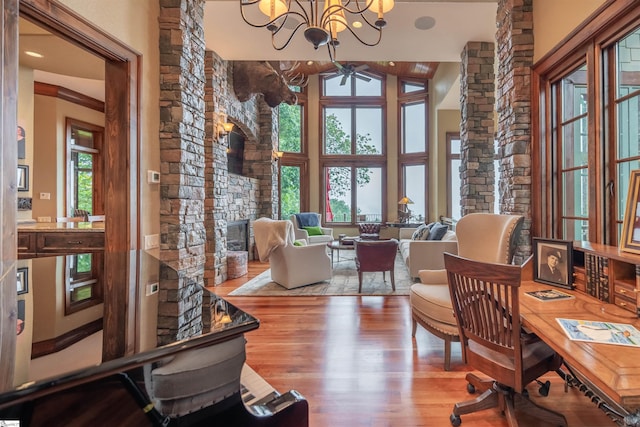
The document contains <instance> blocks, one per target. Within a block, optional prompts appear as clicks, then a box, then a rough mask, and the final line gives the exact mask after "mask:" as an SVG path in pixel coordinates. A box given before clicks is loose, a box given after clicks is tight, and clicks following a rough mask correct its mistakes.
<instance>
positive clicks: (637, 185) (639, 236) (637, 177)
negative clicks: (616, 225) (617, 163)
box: [619, 170, 640, 254]
mask: <svg viewBox="0 0 640 427" xmlns="http://www.w3.org/2000/svg"><path fill="white" fill-rule="evenodd" d="M639 194H640V170H633V171H631V176H630V178H629V190H628V192H627V206H626V208H625V210H624V219H623V221H622V235H621V236H620V245H619V249H620V250H621V251H624V252H630V253H634V254H640V206H638V204H639V203H640V201H639V200H638V199H639Z"/></svg>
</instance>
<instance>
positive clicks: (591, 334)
mask: <svg viewBox="0 0 640 427" xmlns="http://www.w3.org/2000/svg"><path fill="white" fill-rule="evenodd" d="M556 320H557V321H558V323H559V324H560V326H561V327H562V329H563V330H564V332H565V334H567V336H568V337H569V338H571V339H572V340H574V341H589V342H596V343H603V344H615V345H626V346H631V347H640V331H638V330H637V329H636V328H635V327H634V326H633V325H629V324H627V323H611V322H600V321H593V320H574V319H560V318H557V319H556Z"/></svg>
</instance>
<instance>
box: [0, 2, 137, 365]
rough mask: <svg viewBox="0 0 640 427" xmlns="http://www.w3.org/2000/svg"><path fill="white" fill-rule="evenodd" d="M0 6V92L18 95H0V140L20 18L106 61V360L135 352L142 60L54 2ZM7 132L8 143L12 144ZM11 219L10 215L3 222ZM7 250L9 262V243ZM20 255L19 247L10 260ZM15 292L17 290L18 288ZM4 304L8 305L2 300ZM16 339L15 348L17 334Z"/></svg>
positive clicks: (8, 116)
mask: <svg viewBox="0 0 640 427" xmlns="http://www.w3.org/2000/svg"><path fill="white" fill-rule="evenodd" d="M0 1H2V2H3V3H4V14H3V17H2V18H0V19H2V21H1V23H2V24H3V25H2V31H3V44H4V46H5V49H9V51H10V52H11V54H10V55H3V56H2V58H1V59H0V61H1V62H2V66H3V69H4V70H11V72H3V73H2V77H1V80H2V87H3V88H4V89H3V90H5V91H7V90H8V91H9V92H10V93H12V94H13V96H6V95H5V96H3V98H2V101H1V102H2V104H3V108H2V109H1V110H0V115H1V116H0V122H1V123H2V125H3V127H4V128H3V131H2V132H3V133H2V134H3V139H5V140H8V141H14V140H15V129H16V126H17V117H16V114H17V113H16V112H17V107H16V105H17V87H18V75H17V69H18V55H17V51H18V43H19V40H18V32H17V28H18V17H22V18H25V19H27V20H29V21H31V22H33V23H34V24H36V25H38V26H40V27H42V28H44V29H46V30H48V31H50V32H51V33H52V34H55V35H56V36H59V37H61V38H63V39H65V40H66V41H68V42H70V43H73V44H75V45H76V46H79V47H81V48H83V49H85V50H87V51H89V52H91V53H93V54H95V55H96V56H98V57H100V58H103V59H104V61H105V139H104V159H105V164H106V165H108V167H106V168H105V177H104V178H105V180H104V188H105V191H104V196H105V198H104V209H105V215H106V219H105V229H106V233H105V275H104V285H105V288H104V296H105V298H104V324H103V336H104V338H103V360H111V359H115V358H118V357H121V356H124V355H126V354H130V353H132V352H133V351H134V348H135V308H136V304H135V297H136V288H137V286H136V280H137V270H138V255H137V254H136V252H135V251H132V250H133V249H136V248H138V247H139V242H138V238H137V236H138V234H139V233H138V229H139V215H138V199H139V194H138V191H139V190H138V171H139V158H138V150H139V148H138V144H139V143H138V141H139V129H138V122H139V101H138V98H139V93H140V89H139V84H140V64H141V55H140V54H138V53H137V52H135V51H133V50H132V49H131V48H129V47H127V46H125V45H124V44H123V43H121V42H119V41H118V40H116V39H114V38H113V37H112V36H110V35H109V34H107V33H106V32H104V31H102V30H101V29H100V28H97V27H96V26H94V25H93V24H91V23H90V22H89V21H87V20H84V19H83V18H81V17H80V16H78V15H77V14H75V13H73V12H72V11H71V10H69V9H67V8H66V7H64V6H62V5H60V4H59V3H57V2H56V1H55V0H19V3H18V2H17V1H16V0H0ZM16 5H17V6H18V7H17V8H16ZM9 92H6V93H9ZM10 135H11V139H9V136H10ZM3 145H8V144H3ZM13 145H15V144H13ZM2 153H3V156H2V165H3V170H7V171H8V170H15V167H16V164H17V160H16V159H15V158H10V156H9V155H7V154H10V152H9V151H3V152H2ZM9 168H12V169H9ZM5 175H6V174H5ZM14 175H15V173H14ZM14 180H15V178H14ZM14 191H15V190H14ZM5 197H7V193H3V198H5ZM2 204H3V208H5V209H6V208H8V207H9V206H10V204H9V202H8V201H7V200H2ZM14 204H15V203H14ZM14 217H15V214H14ZM6 218H8V217H5V218H4V219H6ZM3 222H4V224H3V226H5V227H7V228H11V227H13V230H12V231H13V234H14V235H16V234H17V230H16V226H15V225H9V224H8V223H7V222H6V221H3ZM13 224H15V221H13ZM111 230H118V232H117V233H115V232H110V231H111ZM5 233H6V231H5ZM3 251H4V252H5V253H4V255H5V258H6V255H7V254H6V252H7V250H6V246H5V247H4V248H3ZM15 257H16V254H15V250H14V255H13V258H15ZM14 276H15V275H14ZM13 290H14V293H15V285H14V289H13ZM3 296H4V292H3ZM14 301H15V298H14ZM1 302H2V304H3V306H4V305H5V300H4V299H3V300H1ZM14 304H15V302H14ZM5 320H6V318H3V319H2V324H1V329H0V333H2V335H0V338H1V339H2V341H1V342H0V350H2V354H12V353H5V352H4V350H5V348H6V349H7V350H10V349H11V341H10V339H9V338H8V337H6V336H5V335H6V333H7V332H8V331H10V330H13V334H15V323H14V324H13V325H6V323H7V322H5ZM13 342H14V344H13V346H14V348H15V337H14V338H13ZM5 343H6V344H5ZM7 346H8V347H7ZM14 351H15V350H14ZM9 364H10V365H11V366H9ZM12 364H13V358H9V357H7V358H2V360H0V372H6V371H7V369H10V370H13V366H12ZM12 377H13V375H11V378H12Z"/></svg>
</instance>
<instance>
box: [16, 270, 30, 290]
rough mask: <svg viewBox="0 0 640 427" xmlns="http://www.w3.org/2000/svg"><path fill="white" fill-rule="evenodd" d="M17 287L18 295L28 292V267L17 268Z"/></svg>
mask: <svg viewBox="0 0 640 427" xmlns="http://www.w3.org/2000/svg"><path fill="white" fill-rule="evenodd" d="M17 273H18V277H17V281H16V284H17V287H18V295H20V294H26V293H27V292H29V268H28V267H23V268H19V269H18V270H17Z"/></svg>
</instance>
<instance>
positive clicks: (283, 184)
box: [280, 166, 300, 219]
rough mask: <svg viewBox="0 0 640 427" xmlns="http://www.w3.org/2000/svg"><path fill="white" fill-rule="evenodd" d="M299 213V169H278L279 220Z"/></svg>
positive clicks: (284, 167) (291, 167)
mask: <svg viewBox="0 0 640 427" xmlns="http://www.w3.org/2000/svg"><path fill="white" fill-rule="evenodd" d="M298 212H300V168H299V167H296V166H282V167H280V218H282V219H286V218H289V217H290V216H291V215H293V214H295V213H298Z"/></svg>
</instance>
